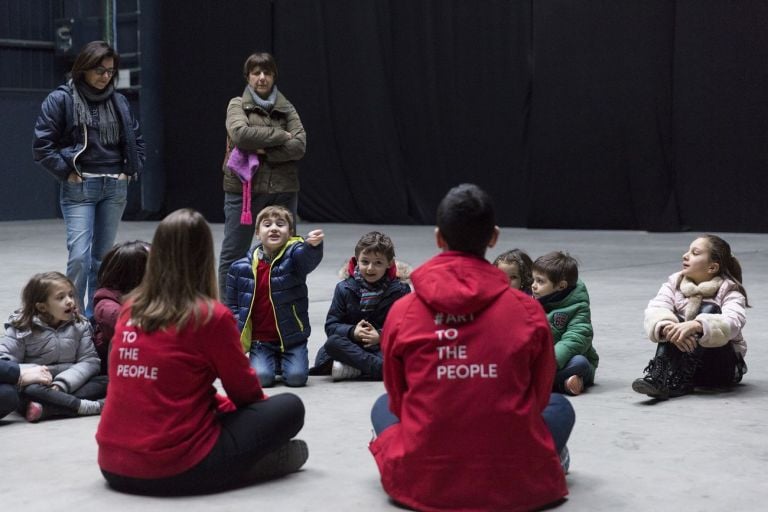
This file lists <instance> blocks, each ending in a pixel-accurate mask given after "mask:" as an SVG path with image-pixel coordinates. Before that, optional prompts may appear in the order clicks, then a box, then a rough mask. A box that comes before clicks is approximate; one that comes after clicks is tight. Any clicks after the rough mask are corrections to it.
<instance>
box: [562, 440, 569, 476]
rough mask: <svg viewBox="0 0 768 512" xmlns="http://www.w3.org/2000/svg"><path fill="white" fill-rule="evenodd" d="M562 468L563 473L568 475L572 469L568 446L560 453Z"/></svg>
mask: <svg viewBox="0 0 768 512" xmlns="http://www.w3.org/2000/svg"><path fill="white" fill-rule="evenodd" d="M560 467H561V468H563V473H565V474H566V475H567V474H568V469H569V468H570V467H571V452H569V451H568V446H563V449H562V450H561V451H560Z"/></svg>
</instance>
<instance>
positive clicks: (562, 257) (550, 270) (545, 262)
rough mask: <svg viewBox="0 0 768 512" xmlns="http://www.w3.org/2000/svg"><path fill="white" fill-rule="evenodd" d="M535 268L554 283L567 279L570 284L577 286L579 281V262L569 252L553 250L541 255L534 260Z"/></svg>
mask: <svg viewBox="0 0 768 512" xmlns="http://www.w3.org/2000/svg"><path fill="white" fill-rule="evenodd" d="M533 270H535V271H536V272H541V273H542V274H544V275H545V276H547V279H549V280H550V281H552V282H553V283H554V284H557V283H559V282H560V281H565V282H566V283H568V286H575V285H576V283H577V282H578V281H579V263H578V262H577V261H576V258H574V257H573V256H571V255H570V254H568V253H567V252H562V251H552V252H549V253H547V254H545V255H544V256H539V257H538V258H536V261H534V262H533Z"/></svg>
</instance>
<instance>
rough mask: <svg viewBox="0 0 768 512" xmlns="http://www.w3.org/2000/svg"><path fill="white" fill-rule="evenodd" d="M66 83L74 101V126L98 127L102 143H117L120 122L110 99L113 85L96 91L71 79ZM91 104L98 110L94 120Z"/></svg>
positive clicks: (113, 89) (113, 90)
mask: <svg viewBox="0 0 768 512" xmlns="http://www.w3.org/2000/svg"><path fill="white" fill-rule="evenodd" d="M68 85H69V87H70V88H71V89H72V99H73V100H74V103H75V126H80V125H86V126H90V127H92V128H98V129H99V140H101V142H102V144H111V145H115V144H117V143H118V142H119V141H120V123H119V122H118V120H117V115H116V114H115V106H114V105H113V103H112V101H111V98H112V95H113V94H114V92H115V88H114V86H113V85H112V84H109V85H108V86H107V87H105V88H104V90H103V91H96V90H95V89H93V88H91V87H88V85H87V84H84V83H83V84H75V83H74V82H73V81H72V80H70V81H69V82H68ZM91 105H93V106H95V107H96V110H97V112H98V117H97V119H95V120H94V118H93V116H92V115H91V109H90V106H91ZM97 123H98V125H97Z"/></svg>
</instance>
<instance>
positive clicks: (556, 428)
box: [371, 393, 576, 453]
mask: <svg viewBox="0 0 768 512" xmlns="http://www.w3.org/2000/svg"><path fill="white" fill-rule="evenodd" d="M541 416H542V417H543V418H544V423H546V424H547V428H548V429H549V432H550V433H551V434H552V439H553V440H554V441H555V450H557V453H560V452H561V451H562V450H563V447H564V446H565V445H566V443H567V442H568V437H570V435H571V430H573V424H574V423H575V422H576V414H575V413H574V412H573V407H572V406H571V403H570V402H569V401H568V399H567V398H565V396H563V395H561V394H559V393H552V394H551V395H550V396H549V403H548V404H547V407H546V408H545V409H544V412H542V413H541ZM395 423H400V418H398V417H397V416H395V415H394V414H392V412H391V411H390V410H389V397H388V396H387V394H386V393H384V394H383V395H381V396H380V397H379V398H378V399H377V400H376V402H375V403H374V404H373V409H371V424H373V430H374V432H376V435H379V434H381V432H382V431H384V429H386V428H387V427H391V426H392V425H394V424H395Z"/></svg>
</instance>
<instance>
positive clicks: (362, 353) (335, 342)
mask: <svg viewBox="0 0 768 512" xmlns="http://www.w3.org/2000/svg"><path fill="white" fill-rule="evenodd" d="M325 350H326V352H328V355H329V356H331V358H332V359H333V360H335V361H340V362H342V363H344V364H347V365H349V366H352V367H353V368H357V369H358V370H360V371H361V372H362V373H363V375H364V376H366V377H367V378H369V379H371V380H381V379H382V374H381V365H382V360H383V358H382V356H381V352H380V351H378V350H377V351H368V350H365V349H364V348H363V347H361V346H360V345H358V344H357V343H354V342H352V340H350V339H349V338H345V337H343V336H338V335H336V334H334V335H332V336H331V337H329V338H328V341H326V342H325Z"/></svg>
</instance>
